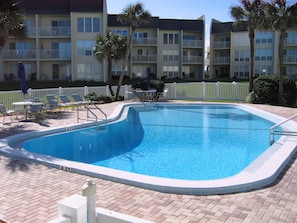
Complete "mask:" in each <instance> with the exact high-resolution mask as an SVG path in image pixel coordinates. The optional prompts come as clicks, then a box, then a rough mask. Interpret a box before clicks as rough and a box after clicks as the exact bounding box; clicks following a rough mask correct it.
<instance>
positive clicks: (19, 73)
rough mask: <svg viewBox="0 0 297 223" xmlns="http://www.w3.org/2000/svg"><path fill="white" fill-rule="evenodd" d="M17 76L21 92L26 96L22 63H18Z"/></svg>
mask: <svg viewBox="0 0 297 223" xmlns="http://www.w3.org/2000/svg"><path fill="white" fill-rule="evenodd" d="M18 75H19V77H20V79H21V89H22V92H23V94H27V92H28V86H27V84H26V76H25V67H24V65H23V63H22V62H19V65H18Z"/></svg>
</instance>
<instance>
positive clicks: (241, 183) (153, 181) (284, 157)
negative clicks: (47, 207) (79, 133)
mask: <svg viewBox="0 0 297 223" xmlns="http://www.w3.org/2000/svg"><path fill="white" fill-rule="evenodd" d="M153 104H154V105H155V104H160V105H163V104H164V105H166V106H170V105H171V104H172V105H174V106H176V105H195V104H199V105H203V104H220V105H224V104H225V105H233V106H239V107H240V108H241V109H244V110H247V111H249V112H251V113H253V114H256V115H258V116H260V117H264V118H265V119H267V120H269V121H273V122H276V123H278V122H280V121H283V120H285V118H283V117H280V116H277V115H274V114H271V113H269V112H266V111H263V110H260V109H257V108H254V107H251V106H248V105H244V104H233V103H231V104H230V103H204V102H199V103H194V102H191V103H176V102H174V103H168V102H165V103H164V102H163V103H161V102H160V103H153ZM130 105H139V106H142V105H143V103H125V104H122V105H119V106H117V107H116V109H115V110H114V112H113V113H112V114H111V115H110V116H109V117H108V121H107V122H112V121H116V120H119V119H121V118H123V117H124V116H125V115H126V112H127V109H126V108H128V106H130ZM146 105H147V106H149V105H150V104H149V103H147V104H146ZM93 125H94V122H88V123H83V124H74V125H68V126H63V127H59V128H51V129H47V130H41V131H34V132H29V133H23V134H18V135H15V136H10V137H7V138H4V139H1V140H0V152H1V153H4V154H7V155H8V156H11V157H14V158H19V159H25V160H29V161H33V162H38V163H42V164H44V165H47V166H51V167H55V168H59V169H62V170H65V171H69V172H74V173H79V174H84V175H89V176H91V177H96V178H101V179H105V180H111V181H114V182H119V183H124V184H128V185H132V186H137V187H141V188H145V189H151V190H156V191H160V192H165V193H175V194H195V195H212V194H227V193H236V192H245V191H250V190H256V189H259V188H263V187H267V186H269V185H270V184H272V183H273V182H275V180H276V178H277V176H278V175H279V174H280V172H281V171H282V170H283V169H284V168H285V167H286V165H287V164H288V162H289V161H290V159H291V158H292V157H293V155H294V153H295V152H296V150H297V138H294V137H290V136H282V137H281V138H280V139H279V140H278V141H277V142H275V143H274V144H273V145H272V146H271V147H270V148H269V149H267V150H266V151H265V152H264V153H263V154H262V155H260V156H259V157H258V158H257V159H256V160H255V161H254V162H253V163H252V164H250V165H249V166H248V167H247V168H245V169H244V170H243V171H242V172H240V173H239V174H237V175H234V176H232V177H228V178H223V179H217V180H174V179H167V178H160V177H152V176H145V175H141V174H135V173H130V172H125V171H121V170H114V169H110V168H105V167H99V166H94V165H91V164H84V163H79V162H73V161H68V160H63V159H58V158H53V157H51V156H47V155H40V154H34V153H30V152H28V151H26V150H24V149H22V148H21V146H20V145H21V143H22V142H23V141H25V140H27V139H29V138H32V137H38V136H42V135H45V134H49V133H57V132H64V131H72V130H74V129H78V128H84V127H89V126H93ZM283 127H284V128H285V129H286V130H289V129H291V130H292V129H294V128H295V129H297V123H296V122H294V121H289V122H287V123H286V124H285V125H284V126H283Z"/></svg>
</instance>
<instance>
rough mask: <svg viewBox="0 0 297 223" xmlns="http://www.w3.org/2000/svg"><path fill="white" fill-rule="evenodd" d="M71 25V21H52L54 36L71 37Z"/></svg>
mask: <svg viewBox="0 0 297 223" xmlns="http://www.w3.org/2000/svg"><path fill="white" fill-rule="evenodd" d="M70 27H71V25H70V21H69V20H57V21H52V35H53V36H69V35H70V30H71V28H70Z"/></svg>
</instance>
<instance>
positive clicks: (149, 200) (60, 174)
mask: <svg viewBox="0 0 297 223" xmlns="http://www.w3.org/2000/svg"><path fill="white" fill-rule="evenodd" d="M117 104H118V102H117V103H112V104H107V105H102V106H101V108H102V109H103V111H105V112H106V113H108V114H110V113H111V112H112V111H113V109H114V107H115V106H116V105H117ZM251 106H256V107H258V108H260V109H264V110H267V111H270V112H272V113H276V114H278V115H280V116H284V117H290V116H291V115H293V114H295V113H297V109H294V108H284V107H278V106H269V105H251ZM71 123H76V111H74V110H67V111H63V112H61V114H60V115H59V116H58V117H49V118H47V119H46V120H45V121H44V122H42V123H36V122H24V123H21V125H20V126H18V125H16V126H3V127H2V128H1V133H0V138H3V137H6V136H8V135H11V134H16V133H20V132H26V131H32V130H38V129H45V128H49V127H54V126H62V125H68V124H71ZM0 171H1V175H0V219H3V220H5V221H6V222H14V223H32V222H47V221H49V220H52V219H54V218H56V217H57V216H58V211H57V202H58V201H59V200H61V199H63V198H65V197H68V196H70V195H73V194H81V188H82V186H83V185H84V184H85V182H86V180H87V179H90V177H88V176H84V175H80V174H75V173H70V172H66V171H62V170H59V169H55V168H50V167H47V166H44V165H41V164H36V163H31V162H24V161H22V160H17V159H14V158H11V157H7V156H3V155H0ZM92 180H93V181H94V182H95V183H96V187H97V194H96V198H97V199H96V205H97V207H103V208H107V209H111V210H113V211H117V212H121V213H124V214H130V215H133V216H135V217H139V218H143V219H146V220H150V221H154V222H160V223H161V222H162V223H173V222H179V223H194V222H199V223H200V222H202V223H203V222H253V223H254V222H261V223H265V222H296V221H297V161H296V155H295V156H294V157H293V159H292V160H291V162H290V164H289V165H288V166H287V168H286V169H285V170H284V171H283V172H282V173H281V175H280V176H279V177H278V179H277V181H276V182H275V183H274V184H273V185H271V186H269V187H267V188H263V189H260V190H256V191H251V192H246V193H236V194H228V195H212V196H194V195H178V194H167V193H160V192H156V191H151V190H146V189H141V188H137V187H133V186H127V185H124V184H120V183H115V182H111V181H107V180H102V179H98V178H92ZM0 222H1V220H0Z"/></svg>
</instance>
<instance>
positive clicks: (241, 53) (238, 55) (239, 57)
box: [235, 50, 250, 61]
mask: <svg viewBox="0 0 297 223" xmlns="http://www.w3.org/2000/svg"><path fill="white" fill-rule="evenodd" d="M249 60H250V51H249V50H236V51H235V61H249Z"/></svg>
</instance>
